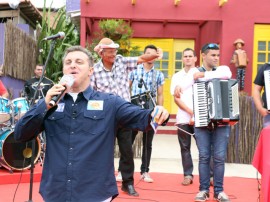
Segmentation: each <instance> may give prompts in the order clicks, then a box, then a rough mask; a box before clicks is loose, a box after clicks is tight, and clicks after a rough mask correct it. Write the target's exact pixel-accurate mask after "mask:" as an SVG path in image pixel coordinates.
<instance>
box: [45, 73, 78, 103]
mask: <svg viewBox="0 0 270 202" xmlns="http://www.w3.org/2000/svg"><path fill="white" fill-rule="evenodd" d="M73 83H74V77H73V75H72V74H66V75H64V76H63V77H62V78H61V80H60V81H59V84H56V85H54V86H53V87H52V88H51V89H50V90H49V91H48V92H47V95H48V96H47V95H46V100H47V101H48V99H49V100H50V101H48V102H49V103H48V104H49V106H50V107H53V106H55V105H56V104H57V102H58V101H59V100H60V98H61V97H62V95H63V94H64V93H65V91H66V89H67V88H68V87H71V86H72V85H73ZM46 103H47V102H46Z"/></svg>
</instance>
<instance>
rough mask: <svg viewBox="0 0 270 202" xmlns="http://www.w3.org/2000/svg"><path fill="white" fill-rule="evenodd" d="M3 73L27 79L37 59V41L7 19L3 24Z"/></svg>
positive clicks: (31, 73)
mask: <svg viewBox="0 0 270 202" xmlns="http://www.w3.org/2000/svg"><path fill="white" fill-rule="evenodd" d="M4 30H5V45H4V64H3V73H4V75H8V76H11V77H13V78H16V79H21V80H27V79H29V78H31V76H32V75H33V72H34V69H35V66H36V59H37V52H38V51H37V42H36V40H35V39H34V38H32V37H30V36H29V35H28V34H26V33H25V32H24V31H22V30H21V29H19V28H17V27H16V26H15V25H13V24H12V22H11V21H8V22H7V23H6V24H5V29H4Z"/></svg>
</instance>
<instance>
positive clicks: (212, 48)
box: [202, 43, 219, 53]
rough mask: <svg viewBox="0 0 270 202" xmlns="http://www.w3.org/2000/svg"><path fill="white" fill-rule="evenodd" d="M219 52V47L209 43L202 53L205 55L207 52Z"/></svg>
mask: <svg viewBox="0 0 270 202" xmlns="http://www.w3.org/2000/svg"><path fill="white" fill-rule="evenodd" d="M209 49H210V50H219V46H218V45H217V44H216V43H209V44H206V45H204V46H203V47H202V52H203V53H204V52H205V51H206V50H209Z"/></svg>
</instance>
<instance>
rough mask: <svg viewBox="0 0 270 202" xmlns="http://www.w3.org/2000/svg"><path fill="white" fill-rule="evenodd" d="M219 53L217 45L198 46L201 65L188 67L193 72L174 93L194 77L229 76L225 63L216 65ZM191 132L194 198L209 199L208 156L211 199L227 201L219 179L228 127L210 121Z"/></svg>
mask: <svg viewBox="0 0 270 202" xmlns="http://www.w3.org/2000/svg"><path fill="white" fill-rule="evenodd" d="M219 55H220V50H219V46H218V45H217V44H214V43H209V44H205V45H204V46H203V47H202V49H201V57H202V60H203V65H202V67H200V68H198V69H196V68H193V69H191V70H190V71H193V74H191V75H192V76H193V78H192V77H191V78H190V77H189V78H186V79H185V80H184V81H182V85H181V86H177V87H176V88H175V91H174V96H176V97H177V96H178V97H181V92H182V91H183V90H185V89H186V88H188V87H189V86H190V85H193V84H194V82H195V81H196V80H197V79H203V80H204V81H208V80H211V79H214V78H218V79H230V78H231V76H232V73H231V70H230V68H229V67H228V66H219V67H218V63H219ZM194 132H195V139H196V143H197V147H198V150H199V178H200V179H199V180H200V187H199V189H200V191H199V193H198V194H197V195H196V197H195V201H206V200H208V199H209V188H210V176H211V174H210V162H211V158H213V178H214V179H213V180H214V199H215V200H216V201H220V202H229V201H230V200H229V197H228V196H227V195H226V194H225V192H224V191H223V181H224V170H225V158H226V153H227V145H228V141H229V135H230V126H229V125H225V124H223V125H217V124H212V123H211V122H210V124H209V126H208V127H195V128H194ZM212 149H213V150H212Z"/></svg>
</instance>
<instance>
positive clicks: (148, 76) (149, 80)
mask: <svg viewBox="0 0 270 202" xmlns="http://www.w3.org/2000/svg"><path fill="white" fill-rule="evenodd" d="M154 71H155V72H156V73H155V74H156V76H155V81H153V77H154V76H153V73H154ZM141 78H143V80H144V82H145V85H146V87H147V89H148V90H149V91H151V92H153V93H154V94H155V95H156V94H157V93H156V92H157V88H158V87H159V86H161V85H163V84H164V75H163V73H162V72H161V71H158V70H155V69H154V67H153V68H152V69H151V70H150V71H148V72H146V71H145V70H144V67H143V64H140V65H138V67H137V69H135V70H133V71H132V72H130V73H129V80H130V81H132V87H131V95H132V96H133V95H138V94H141V93H144V92H145V91H146V89H145V87H144V85H142V88H139V87H138V84H139V82H140V79H141ZM153 82H155V84H153ZM153 86H155V87H156V88H155V89H153Z"/></svg>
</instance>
